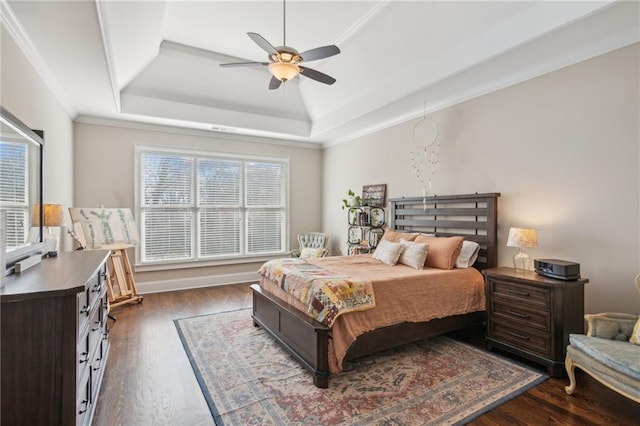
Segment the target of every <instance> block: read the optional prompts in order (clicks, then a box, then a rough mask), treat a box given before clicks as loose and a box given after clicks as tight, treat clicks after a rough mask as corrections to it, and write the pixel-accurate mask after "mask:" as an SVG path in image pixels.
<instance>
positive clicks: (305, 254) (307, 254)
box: [300, 247, 326, 259]
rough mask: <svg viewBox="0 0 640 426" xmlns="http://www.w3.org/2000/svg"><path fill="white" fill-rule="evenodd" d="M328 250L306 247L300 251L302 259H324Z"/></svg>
mask: <svg viewBox="0 0 640 426" xmlns="http://www.w3.org/2000/svg"><path fill="white" fill-rule="evenodd" d="M325 252H326V250H325V249H323V248H312V247H305V248H303V249H302V250H300V259H309V258H311V257H322V256H324V254H325Z"/></svg>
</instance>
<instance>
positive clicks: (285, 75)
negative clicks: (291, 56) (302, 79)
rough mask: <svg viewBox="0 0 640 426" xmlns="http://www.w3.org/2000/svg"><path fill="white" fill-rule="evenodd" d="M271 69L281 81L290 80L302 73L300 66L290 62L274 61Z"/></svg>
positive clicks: (270, 66) (270, 65)
mask: <svg viewBox="0 0 640 426" xmlns="http://www.w3.org/2000/svg"><path fill="white" fill-rule="evenodd" d="M269 71H270V72H271V74H273V76H274V77H275V78H277V79H278V80H280V81H289V80H291V79H292V78H294V77H295V76H297V75H298V74H299V73H300V68H299V67H298V66H297V65H296V64H292V63H290V62H272V63H270V64H269Z"/></svg>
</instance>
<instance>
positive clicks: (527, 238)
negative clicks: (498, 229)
mask: <svg viewBox="0 0 640 426" xmlns="http://www.w3.org/2000/svg"><path fill="white" fill-rule="evenodd" d="M507 247H520V248H523V247H538V235H537V234H536V230H535V229H532V228H509V237H508V238H507Z"/></svg>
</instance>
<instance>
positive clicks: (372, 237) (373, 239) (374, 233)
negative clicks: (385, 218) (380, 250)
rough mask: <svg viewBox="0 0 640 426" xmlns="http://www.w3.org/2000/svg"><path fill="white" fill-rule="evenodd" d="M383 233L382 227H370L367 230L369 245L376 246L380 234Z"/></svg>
mask: <svg viewBox="0 0 640 426" xmlns="http://www.w3.org/2000/svg"><path fill="white" fill-rule="evenodd" d="M383 234H384V229H380V228H377V229H372V230H371V231H369V247H371V248H376V247H377V246H378V243H379V242H380V240H381V239H382V235H383Z"/></svg>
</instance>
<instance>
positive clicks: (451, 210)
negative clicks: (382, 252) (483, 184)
mask: <svg viewBox="0 0 640 426" xmlns="http://www.w3.org/2000/svg"><path fill="white" fill-rule="evenodd" d="M499 196H500V193H498V192H493V193H486V194H468V195H435V196H432V197H410V198H404V197H403V198H394V199H391V200H389V204H390V213H389V227H390V228H391V229H394V230H397V231H404V232H422V233H425V234H435V235H436V236H438V237H449V236H454V235H461V236H463V237H465V239H467V240H469V241H475V242H476V243H478V244H480V254H479V256H478V260H477V261H476V262H475V264H474V265H473V267H474V268H476V269H479V270H482V269H485V268H493V267H496V266H497V265H498V246H497V241H498V197H499Z"/></svg>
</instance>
